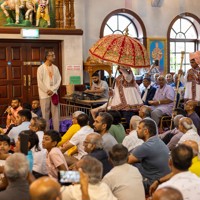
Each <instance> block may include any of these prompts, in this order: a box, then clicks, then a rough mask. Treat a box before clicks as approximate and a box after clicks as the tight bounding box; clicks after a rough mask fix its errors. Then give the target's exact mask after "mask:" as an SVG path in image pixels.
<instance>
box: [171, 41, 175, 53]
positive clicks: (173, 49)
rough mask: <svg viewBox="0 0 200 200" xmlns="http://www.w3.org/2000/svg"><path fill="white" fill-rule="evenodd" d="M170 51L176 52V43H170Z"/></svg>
mask: <svg viewBox="0 0 200 200" xmlns="http://www.w3.org/2000/svg"><path fill="white" fill-rule="evenodd" d="M170 51H171V52H174V51H175V42H170Z"/></svg>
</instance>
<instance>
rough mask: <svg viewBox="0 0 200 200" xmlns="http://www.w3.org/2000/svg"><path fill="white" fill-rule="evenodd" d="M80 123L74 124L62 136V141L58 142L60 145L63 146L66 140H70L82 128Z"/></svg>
mask: <svg viewBox="0 0 200 200" xmlns="http://www.w3.org/2000/svg"><path fill="white" fill-rule="evenodd" d="M80 128H81V127H80V125H79V124H72V125H71V126H70V127H69V129H68V130H67V132H66V133H65V134H64V135H63V136H62V139H61V141H60V142H59V143H58V146H62V145H63V144H64V143H65V142H67V141H68V140H70V139H71V138H72V136H73V135H74V134H75V133H76V132H77V131H79V130H80Z"/></svg>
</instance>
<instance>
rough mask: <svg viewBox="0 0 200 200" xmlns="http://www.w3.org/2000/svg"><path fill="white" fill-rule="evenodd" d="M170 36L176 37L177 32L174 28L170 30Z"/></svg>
mask: <svg viewBox="0 0 200 200" xmlns="http://www.w3.org/2000/svg"><path fill="white" fill-rule="evenodd" d="M170 38H176V33H175V32H174V30H173V29H172V30H171V31H170Z"/></svg>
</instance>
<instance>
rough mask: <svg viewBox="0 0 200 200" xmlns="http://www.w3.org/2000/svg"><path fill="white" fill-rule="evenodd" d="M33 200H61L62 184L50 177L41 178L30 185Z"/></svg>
mask: <svg viewBox="0 0 200 200" xmlns="http://www.w3.org/2000/svg"><path fill="white" fill-rule="evenodd" d="M30 195H31V200H44V199H46V200H47V199H48V200H59V199H61V198H59V196H60V184H59V183H58V182H57V181H55V180H54V179H53V178H50V177H41V178H39V179H37V180H35V181H34V182H33V183H32V184H31V185H30Z"/></svg>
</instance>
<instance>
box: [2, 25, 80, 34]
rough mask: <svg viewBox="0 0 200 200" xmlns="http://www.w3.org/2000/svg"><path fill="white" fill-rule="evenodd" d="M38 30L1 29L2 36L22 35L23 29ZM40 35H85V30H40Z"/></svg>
mask: <svg viewBox="0 0 200 200" xmlns="http://www.w3.org/2000/svg"><path fill="white" fill-rule="evenodd" d="M22 28H24V29H29V28H30V29H31V28H32V29H37V28H36V27H20V28H19V27H17V28H14V27H12V28H11V27H6V28H5V27H1V28H0V34H1V33H7V34H20V33H21V32H20V31H21V29H22ZM38 29H39V32H40V34H43V35H83V30H81V29H73V30H69V29H64V28H63V29H61V28H38Z"/></svg>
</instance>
